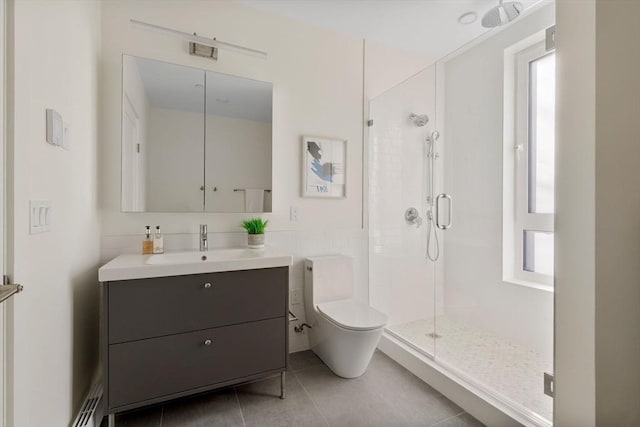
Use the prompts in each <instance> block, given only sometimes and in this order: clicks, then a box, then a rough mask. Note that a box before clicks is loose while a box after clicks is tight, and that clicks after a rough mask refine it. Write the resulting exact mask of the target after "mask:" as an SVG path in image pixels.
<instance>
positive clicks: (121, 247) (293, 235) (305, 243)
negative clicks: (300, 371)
mask: <svg viewBox="0 0 640 427" xmlns="http://www.w3.org/2000/svg"><path fill="white" fill-rule="evenodd" d="M142 238H143V236H142V235H126V236H103V237H102V242H101V259H102V262H103V263H105V262H108V261H109V260H111V259H113V258H115V257H117V256H118V255H120V254H123V253H140V250H141V244H142ZM246 239H247V235H246V233H244V232H242V233H209V248H211V249H214V248H221V247H244V246H246ZM266 244H267V246H269V247H274V248H279V249H283V250H286V251H288V252H290V253H291V254H292V256H293V266H292V267H291V270H290V274H289V288H290V290H294V289H299V290H302V289H304V258H306V257H309V256H316V255H325V254H344V255H349V256H352V257H353V258H354V262H355V265H354V273H355V294H356V297H357V298H358V299H360V300H362V301H367V300H368V285H367V275H368V271H367V269H368V267H367V234H366V232H365V231H363V230H333V231H272V232H267V236H266ZM197 247H198V234H165V249H166V250H168V251H179V250H193V249H194V248H197ZM247 297H248V298H250V297H251V296H250V295H247ZM291 311H293V313H294V314H295V315H296V316H297V317H298V318H300V319H305V310H304V305H303V304H297V305H293V306H291ZM308 348H309V342H308V338H307V335H306V334H304V335H303V334H297V333H295V332H293V324H291V325H290V329H289V350H290V351H291V352H296V351H300V350H306V349H308Z"/></svg>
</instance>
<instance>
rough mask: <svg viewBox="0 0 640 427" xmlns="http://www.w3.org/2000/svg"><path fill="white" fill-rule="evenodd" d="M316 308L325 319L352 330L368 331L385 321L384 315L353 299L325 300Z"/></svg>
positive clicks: (380, 326)
mask: <svg viewBox="0 0 640 427" xmlns="http://www.w3.org/2000/svg"><path fill="white" fill-rule="evenodd" d="M316 308H317V309H318V312H319V313H321V314H322V315H323V316H324V317H325V318H326V319H328V320H330V321H331V322H333V323H335V324H336V325H338V326H340V327H342V328H345V329H350V330H353V331H370V330H374V329H378V328H382V327H383V326H384V325H386V323H387V316H386V315H384V314H383V313H380V312H379V311H378V310H376V309H374V308H371V307H370V306H369V305H368V304H364V303H362V302H360V301H356V300H354V299H345V300H338V301H331V302H325V303H322V304H318V305H316Z"/></svg>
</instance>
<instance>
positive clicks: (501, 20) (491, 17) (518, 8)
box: [482, 0, 524, 28]
mask: <svg viewBox="0 0 640 427" xmlns="http://www.w3.org/2000/svg"><path fill="white" fill-rule="evenodd" d="M523 9H524V7H523V6H522V3H520V2H517V1H509V2H506V3H503V0H500V2H499V3H498V5H497V6H494V7H493V8H491V9H489V11H488V12H487V13H485V14H484V16H483V17H482V26H483V27H485V28H494V27H499V26H500V25H504V24H506V23H508V22H511V21H513V20H514V19H516V18H517V17H518V16H520V13H521V12H522V10H523Z"/></svg>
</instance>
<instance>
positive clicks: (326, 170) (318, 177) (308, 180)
mask: <svg viewBox="0 0 640 427" xmlns="http://www.w3.org/2000/svg"><path fill="white" fill-rule="evenodd" d="M346 146H347V142H346V141H345V140H341V139H327V138H315V137H310V136H304V137H302V196H303V197H322V198H344V197H346V180H345V177H346V175H345V170H346V157H347V150H346Z"/></svg>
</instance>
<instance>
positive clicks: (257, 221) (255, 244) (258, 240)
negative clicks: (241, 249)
mask: <svg viewBox="0 0 640 427" xmlns="http://www.w3.org/2000/svg"><path fill="white" fill-rule="evenodd" d="M267 223H269V221H265V220H263V219H262V218H251V219H248V220H245V221H242V228H244V229H245V230H247V233H248V235H247V242H248V244H249V248H250V249H262V248H264V229H265V228H267Z"/></svg>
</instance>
